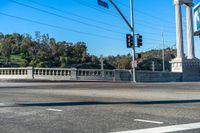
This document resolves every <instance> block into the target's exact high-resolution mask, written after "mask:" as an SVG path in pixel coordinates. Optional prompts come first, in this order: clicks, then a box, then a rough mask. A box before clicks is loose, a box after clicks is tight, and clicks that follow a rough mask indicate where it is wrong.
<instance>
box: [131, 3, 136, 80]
mask: <svg viewBox="0 0 200 133" xmlns="http://www.w3.org/2000/svg"><path fill="white" fill-rule="evenodd" d="M130 18H131V27H132V28H131V34H132V36H133V48H132V67H133V74H132V75H133V82H136V69H135V33H134V18H133V0H130Z"/></svg>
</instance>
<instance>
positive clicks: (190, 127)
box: [115, 122, 200, 133]
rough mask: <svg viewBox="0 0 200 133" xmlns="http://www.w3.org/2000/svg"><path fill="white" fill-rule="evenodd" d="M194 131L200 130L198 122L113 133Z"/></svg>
mask: <svg viewBox="0 0 200 133" xmlns="http://www.w3.org/2000/svg"><path fill="white" fill-rule="evenodd" d="M194 129H200V122H198V123H190V124H181V125H173V126H165V127H155V128H147V129H139V130H131V131H122V132H115V133H169V132H177V131H185V130H194Z"/></svg>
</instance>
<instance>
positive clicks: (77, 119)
mask: <svg viewBox="0 0 200 133" xmlns="http://www.w3.org/2000/svg"><path fill="white" fill-rule="evenodd" d="M124 131H128V132H127V133H136V132H137V133H162V132H177V133H200V83H154V84H152V83H137V84H132V83H103V82H99V83H95V82H92V83H86V82H85V83H78V82H75V83H70V82H69V83H50V82H49V83H48V82H45V83H39V82H37V83H31V82H29V83H22V82H21V83H12V82H0V132H1V133H108V132H122V133H123V132H124Z"/></svg>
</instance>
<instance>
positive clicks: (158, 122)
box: [134, 119, 164, 124]
mask: <svg viewBox="0 0 200 133" xmlns="http://www.w3.org/2000/svg"><path fill="white" fill-rule="evenodd" d="M134 121H139V122H146V123H154V124H163V123H164V122H160V121H150V120H142V119H134Z"/></svg>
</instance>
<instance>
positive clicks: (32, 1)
mask: <svg viewBox="0 0 200 133" xmlns="http://www.w3.org/2000/svg"><path fill="white" fill-rule="evenodd" d="M28 1H30V2H31V3H34V4H36V5H40V6H43V7H47V8H49V9H53V10H55V11H58V12H61V13H65V14H67V15H72V16H75V17H79V18H82V19H85V20H89V21H94V22H96V23H99V24H104V25H107V26H111V27H116V28H125V27H122V26H121V25H114V24H110V23H105V22H103V21H99V20H96V19H92V18H88V17H84V16H81V15H78V14H75V13H72V12H69V11H66V10H61V9H58V8H55V7H53V6H49V5H46V4H43V3H40V2H36V1H34V0H28Z"/></svg>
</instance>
